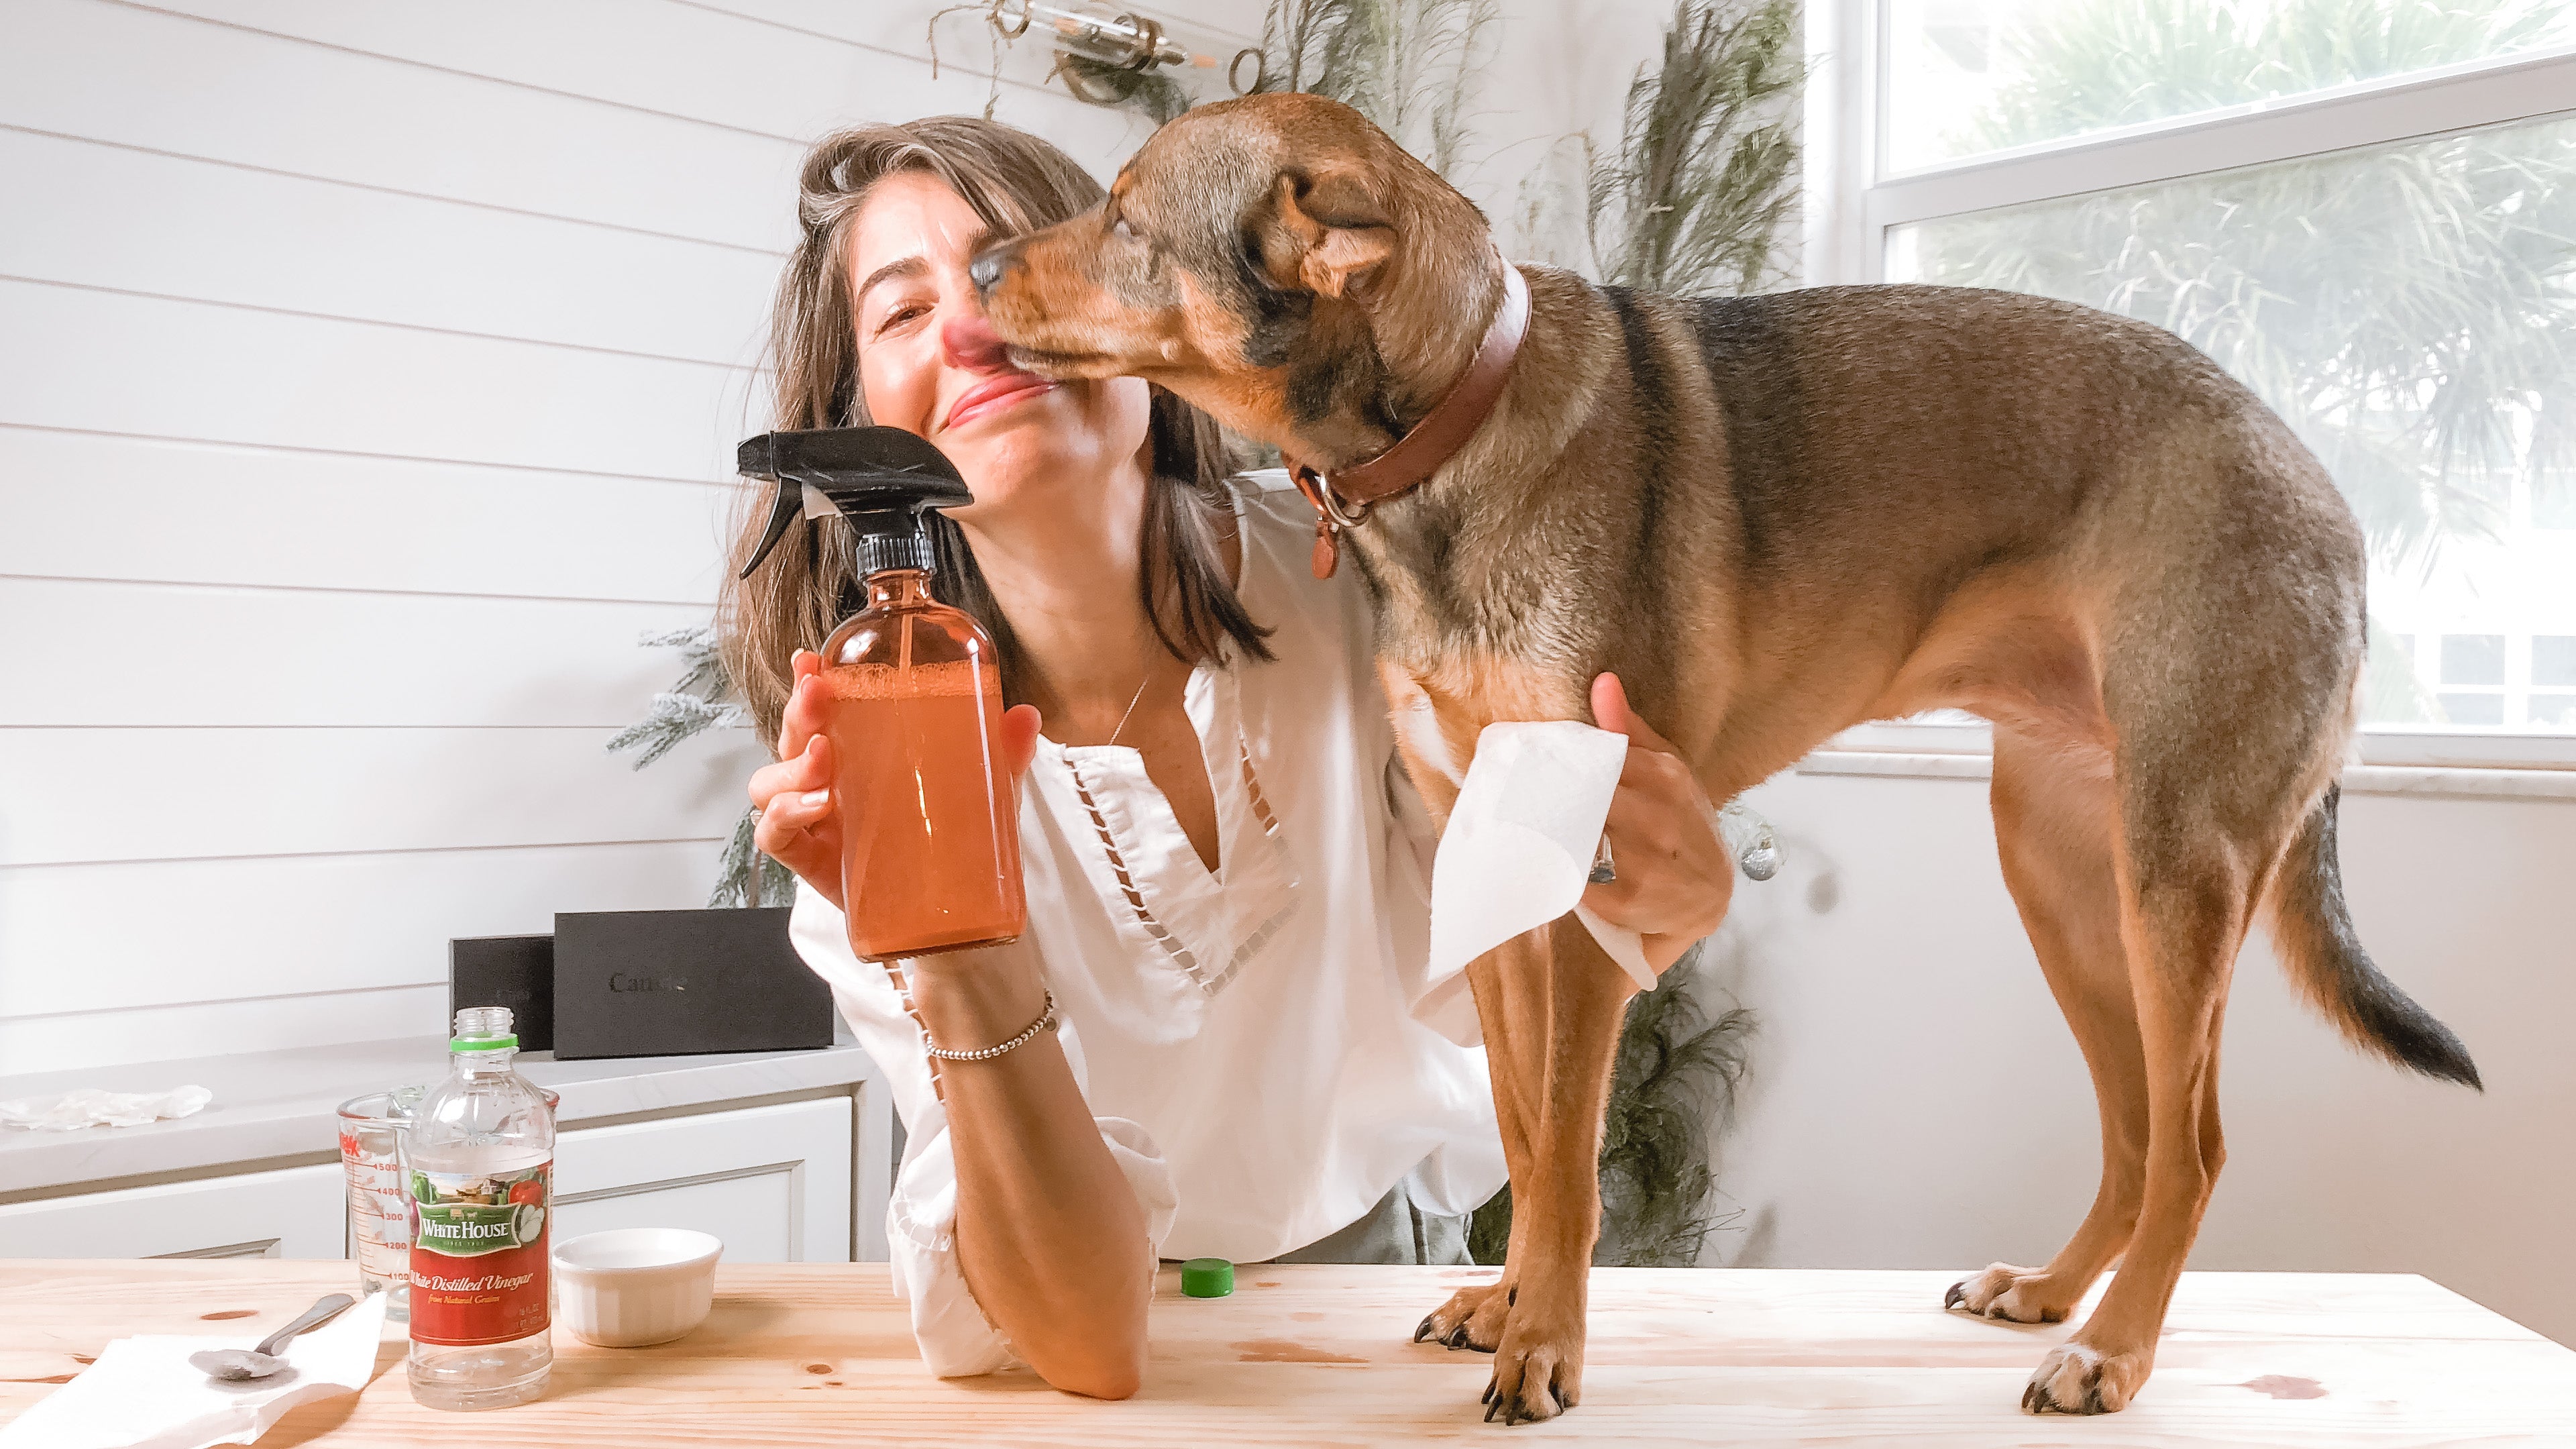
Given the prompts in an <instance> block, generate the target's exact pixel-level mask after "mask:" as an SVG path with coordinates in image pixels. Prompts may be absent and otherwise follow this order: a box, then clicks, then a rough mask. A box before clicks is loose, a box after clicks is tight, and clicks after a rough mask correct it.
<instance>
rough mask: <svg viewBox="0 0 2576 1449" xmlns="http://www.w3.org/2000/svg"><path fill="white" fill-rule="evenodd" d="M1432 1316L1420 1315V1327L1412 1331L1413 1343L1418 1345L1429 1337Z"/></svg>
mask: <svg viewBox="0 0 2576 1449" xmlns="http://www.w3.org/2000/svg"><path fill="white" fill-rule="evenodd" d="M1434 1316H1435V1315H1433V1314H1429V1313H1426V1314H1424V1315H1422V1326H1421V1327H1420V1328H1417V1329H1415V1330H1413V1341H1414V1342H1415V1343H1420V1342H1421V1341H1422V1340H1424V1339H1426V1338H1429V1337H1430V1336H1431V1320H1432V1318H1433V1317H1434Z"/></svg>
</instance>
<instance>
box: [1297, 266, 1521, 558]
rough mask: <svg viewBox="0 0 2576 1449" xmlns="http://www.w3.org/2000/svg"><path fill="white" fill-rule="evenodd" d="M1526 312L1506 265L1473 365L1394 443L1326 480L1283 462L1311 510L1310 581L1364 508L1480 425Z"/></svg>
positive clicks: (1395, 492)
mask: <svg viewBox="0 0 2576 1449" xmlns="http://www.w3.org/2000/svg"><path fill="white" fill-rule="evenodd" d="M1529 311H1530V309H1529V283H1528V282H1526V281H1523V280H1522V279H1521V269H1520V268H1518V267H1516V266H1513V265H1512V264H1511V263H1510V262H1508V261H1506V262H1504V263H1503V303H1502V305H1501V306H1500V307H1498V308H1496V309H1495V310H1494V321H1493V325H1491V326H1489V327H1487V328H1486V329H1485V340H1484V342H1483V344H1482V345H1480V346H1479V347H1477V349H1476V360H1475V361H1473V362H1471V363H1469V364H1468V365H1467V375H1466V376H1464V377H1461V378H1459V379H1458V381H1457V382H1456V384H1455V385H1453V386H1452V387H1451V388H1450V389H1449V391H1448V393H1447V395H1445V396H1443V397H1442V398H1441V399H1440V401H1438V402H1437V403H1434V404H1432V407H1431V411H1430V412H1428V413H1426V414H1424V415H1423V418H1422V421H1420V422H1418V423H1415V424H1414V425H1413V426H1412V427H1411V428H1410V429H1408V430H1407V431H1406V432H1405V435H1404V436H1403V437H1401V438H1398V439H1396V440H1395V446H1393V447H1391V448H1388V449H1387V450H1386V451H1385V452H1383V453H1380V454H1378V455H1377V456H1376V457H1374V458H1371V459H1369V460H1368V461H1367V462H1365V463H1355V464H1353V465H1351V466H1350V467H1348V468H1340V469H1336V470H1334V472H1333V473H1332V474H1331V475H1330V476H1326V474H1325V473H1324V472H1323V471H1322V470H1320V469H1318V468H1316V467H1314V466H1313V465H1312V464H1308V463H1301V462H1299V461H1297V460H1296V459H1295V458H1293V457H1291V458H1288V459H1286V460H1285V461H1286V462H1287V464H1288V476H1289V477H1290V478H1292V479H1294V480H1295V481H1296V484H1297V491H1298V492H1300V493H1303V494H1305V495H1306V501H1307V502H1308V503H1311V504H1313V505H1314V506H1315V560H1314V567H1315V577H1317V578H1319V579H1329V578H1331V577H1332V576H1333V570H1334V569H1335V568H1336V567H1338V566H1339V565H1340V563H1341V554H1342V540H1341V534H1342V530H1343V529H1345V528H1356V527H1358V526H1359V524H1360V522H1361V521H1362V520H1364V519H1366V518H1367V517H1368V514H1369V510H1370V509H1371V508H1374V507H1376V506H1377V505H1378V504H1381V503H1384V502H1386V501H1387V500H1388V499H1390V498H1398V497H1402V496H1403V495H1404V494H1406V493H1409V492H1411V491H1412V490H1414V489H1415V488H1418V487H1420V486H1421V485H1422V481H1423V480H1424V479H1426V478H1428V477H1430V476H1431V475H1432V474H1434V473H1436V472H1438V471H1440V465H1441V464H1443V463H1446V462H1448V461H1449V460H1450V459H1451V458H1453V457H1456V456H1457V454H1458V450H1459V449H1460V448H1463V447H1465V446H1466V445H1467V440H1468V439H1469V438H1472V437H1474V436H1475V435H1476V429H1478V428H1480V427H1483V426H1484V423H1485V419H1486V418H1487V417H1488V416H1489V415H1491V414H1492V412H1493V411H1494V403H1495V401H1496V400H1497V399H1499V398H1501V397H1502V395H1503V383H1504V381H1505V380H1506V379H1508V378H1509V377H1510V376H1511V372H1512V358H1513V357H1514V356H1516V355H1518V353H1519V352H1520V348H1521V338H1522V336H1523V335H1524V334H1526V333H1527V332H1528V331H1529Z"/></svg>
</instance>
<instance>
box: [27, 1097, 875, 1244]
mask: <svg viewBox="0 0 2576 1449" xmlns="http://www.w3.org/2000/svg"><path fill="white" fill-rule="evenodd" d="M873 1089H874V1088H873V1084H870V1086H869V1087H867V1088H863V1089H862V1090H873ZM860 1100H862V1101H864V1099H860ZM876 1115H877V1116H882V1113H879V1114H876ZM854 1120H857V1121H861V1122H868V1121H870V1120H871V1119H869V1118H868V1117H867V1116H866V1114H864V1113H862V1114H859V1115H858V1116H857V1117H856V1118H855V1119H854V1113H853V1098H852V1097H849V1096H832V1097H822V1098H817V1099H814V1100H810V1101H803V1102H785V1103H780V1104H777V1105H774V1106H767V1107H744V1108H737V1109H734V1110H731V1111H715V1112H700V1113H694V1114H690V1115H685V1116H675V1117H661V1118H655V1119H652V1120H649V1121H640V1122H624V1123H620V1124H618V1125H616V1126H613V1127H573V1128H567V1129H566V1130H565V1131H564V1132H563V1134H562V1135H561V1136H560V1137H559V1138H557V1139H556V1143H555V1218H554V1237H555V1240H556V1241H557V1242H561V1241H563V1240H564V1239H566V1238H569V1237H573V1236H576V1235H578V1234H581V1233H588V1232H596V1231H598V1230H599V1229H602V1228H625V1227H672V1228H696V1229H698V1230H699V1231H701V1232H708V1233H713V1234H715V1235H716V1236H717V1237H719V1238H721V1239H723V1240H724V1245H725V1261H727V1262H731V1263H846V1262H848V1261H849V1260H850V1249H851V1245H852V1241H853V1234H852V1222H853V1212H854V1210H855V1211H856V1212H857V1213H859V1214H862V1215H864V1219H865V1220H866V1221H865V1224H864V1225H863V1226H862V1228H861V1230H860V1232H859V1233H858V1234H857V1241H858V1243H859V1246H860V1248H861V1251H862V1254H863V1255H864V1256H869V1257H882V1256H883V1255H884V1254H883V1250H882V1248H878V1249H877V1250H876V1251H874V1252H869V1251H868V1249H869V1248H871V1247H872V1246H874V1244H873V1243H872V1242H871V1239H872V1238H876V1239H879V1240H881V1237H882V1233H881V1230H880V1231H879V1232H878V1233H875V1234H871V1233H870V1232H869V1231H867V1228H868V1227H872V1226H874V1225H875V1224H876V1223H881V1222H882V1221H883V1219H884V1217H885V1180H886V1178H885V1163H884V1161H883V1160H882V1159H883V1157H884V1156H885V1146H884V1141H885V1137H884V1131H883V1127H882V1124H881V1123H874V1124H872V1126H873V1130H869V1131H862V1132H860V1133H859V1134H858V1136H859V1137H860V1138H861V1139H863V1140H862V1141H861V1143H860V1145H861V1146H862V1148H866V1149H872V1150H870V1151H866V1152H863V1153H862V1155H861V1157H860V1159H859V1161H858V1162H857V1164H855V1165H856V1167H857V1170H856V1171H853V1167H854V1163H853V1159H852V1142H853V1125H854ZM871 1167H872V1168H873V1169H874V1170H873V1171H870V1170H869V1169H870V1168H871ZM345 1182H346V1180H345V1179H344V1178H343V1176H342V1174H341V1169H340V1165H339V1164H338V1163H337V1162H329V1163H322V1164H317V1165H314V1166H310V1167H290V1168H284V1169H280V1170H278V1171H274V1172H244V1173H231V1174H226V1175H222V1176H214V1177H206V1178H200V1179H195V1180H191V1181H187V1182H174V1183H162V1184H157V1185H154V1186H151V1187H131V1188H119V1189H116V1190H113V1191H108V1192H86V1193H80V1192H76V1193H70V1194H67V1195H65V1196H62V1197H53V1198H42V1199H38V1200H36V1201H32V1202H19V1203H9V1204H0V1258H173V1257H189V1258H261V1257H265V1258H342V1257H346V1256H348V1251H347V1243H346V1235H347V1214H348V1208H347V1187H346V1185H345Z"/></svg>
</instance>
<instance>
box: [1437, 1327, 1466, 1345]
mask: <svg viewBox="0 0 2576 1449" xmlns="http://www.w3.org/2000/svg"><path fill="white" fill-rule="evenodd" d="M1440 1342H1441V1343H1442V1344H1444V1345H1445V1346H1447V1347H1450V1348H1465V1347H1466V1346H1467V1325H1465V1324H1463V1323H1462V1324H1459V1325H1458V1326H1457V1327H1456V1328H1453V1329H1451V1330H1449V1336H1448V1337H1447V1338H1444V1339H1442V1340H1440Z"/></svg>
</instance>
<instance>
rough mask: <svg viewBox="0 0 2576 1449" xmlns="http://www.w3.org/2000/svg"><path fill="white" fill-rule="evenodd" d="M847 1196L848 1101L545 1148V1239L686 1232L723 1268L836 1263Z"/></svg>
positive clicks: (621, 1130)
mask: <svg viewBox="0 0 2576 1449" xmlns="http://www.w3.org/2000/svg"><path fill="white" fill-rule="evenodd" d="M850 1186H851V1178H850V1099H849V1098H847V1097H829V1098H825V1099H823V1100H821V1101H814V1102H789V1103H786V1104H784V1105H781V1106H776V1107H752V1108H748V1109H745V1110H743V1111H738V1112H709V1113H706V1114H704V1115H702V1116H695V1117H671V1118H665V1119H663V1120H660V1121H655V1122H630V1123H626V1124H624V1125H622V1126H617V1127H584V1128H575V1129H573V1130H570V1131H567V1132H565V1133H564V1134H563V1136H562V1137H561V1138H559V1139H557V1141H556V1143H555V1213H554V1235H555V1241H556V1242H562V1241H564V1240H565V1239H567V1238H572V1237H575V1236H578V1235H580V1234H582V1233H590V1232H597V1231H599V1230H600V1229H602V1228H643V1227H656V1228H696V1229H697V1230H698V1231H700V1232H705V1233H713V1234H715V1235H716V1236H717V1237H719V1238H721V1239H723V1240H724V1245H725V1250H724V1256H725V1261H726V1262H728V1263H846V1262H848V1261H850V1209H851V1202H850ZM877 1211H878V1212H879V1213H880V1214H882V1213H883V1212H884V1207H883V1205H882V1203H880V1204H879V1205H878V1207H877Z"/></svg>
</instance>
